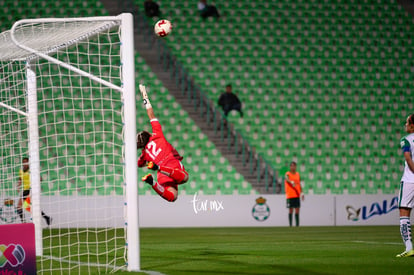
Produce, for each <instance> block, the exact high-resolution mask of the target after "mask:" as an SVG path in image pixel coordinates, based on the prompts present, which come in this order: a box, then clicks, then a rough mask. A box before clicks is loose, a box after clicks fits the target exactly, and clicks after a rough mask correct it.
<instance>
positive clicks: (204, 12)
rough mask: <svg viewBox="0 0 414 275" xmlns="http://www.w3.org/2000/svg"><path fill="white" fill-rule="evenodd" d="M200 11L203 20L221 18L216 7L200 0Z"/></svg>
mask: <svg viewBox="0 0 414 275" xmlns="http://www.w3.org/2000/svg"><path fill="white" fill-rule="evenodd" d="M198 11H199V12H200V16H201V17H202V18H207V17H210V16H213V17H215V18H219V17H220V14H219V13H218V10H217V8H216V6H214V5H209V4H207V0H200V2H198Z"/></svg>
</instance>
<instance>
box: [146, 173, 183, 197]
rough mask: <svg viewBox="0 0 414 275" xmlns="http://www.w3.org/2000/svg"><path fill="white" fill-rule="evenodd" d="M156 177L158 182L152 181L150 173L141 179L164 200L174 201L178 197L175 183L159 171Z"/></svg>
mask: <svg viewBox="0 0 414 275" xmlns="http://www.w3.org/2000/svg"><path fill="white" fill-rule="evenodd" d="M157 179H158V182H156V181H154V179H153V177H152V175H151V174H148V175H146V176H144V177H143V178H142V181H145V182H146V183H148V184H149V185H151V186H152V189H154V191H155V192H157V194H158V195H160V196H161V197H163V198H164V199H165V200H167V201H169V202H174V201H175V200H176V199H177V197H178V190H177V185H176V184H175V183H174V182H173V181H172V180H171V179H170V178H168V177H167V176H165V175H163V174H160V173H158V175H157Z"/></svg>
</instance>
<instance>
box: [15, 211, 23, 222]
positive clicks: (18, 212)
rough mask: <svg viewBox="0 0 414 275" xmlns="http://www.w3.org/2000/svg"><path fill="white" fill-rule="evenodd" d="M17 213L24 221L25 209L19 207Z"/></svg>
mask: <svg viewBox="0 0 414 275" xmlns="http://www.w3.org/2000/svg"><path fill="white" fill-rule="evenodd" d="M17 214H19V217H20V219H21V220H22V222H24V218H23V209H21V208H19V209H17Z"/></svg>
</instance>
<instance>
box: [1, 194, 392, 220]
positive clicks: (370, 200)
mask: <svg viewBox="0 0 414 275" xmlns="http://www.w3.org/2000/svg"><path fill="white" fill-rule="evenodd" d="M42 200H44V201H45V202H46V201H47V202H48V203H47V204H43V205H42V209H43V210H44V211H45V212H46V213H47V214H48V215H50V216H52V217H53V224H54V225H60V226H62V225H63V226H64V227H88V226H92V227H105V226H117V227H123V225H124V208H123V201H124V199H123V197H122V196H117V197H104V196H60V199H59V197H58V196H52V197H44V198H42ZM2 208H5V206H3V207H2ZM85 209H88V210H87V211H85ZM0 213H2V214H3V215H1V216H4V215H5V214H7V213H6V211H0ZM97 217H101V218H97ZM105 217H108V218H107V219H105ZM1 218H2V219H1V220H2V221H3V223H9V222H10V221H8V220H7V219H6V218H7V217H1ZM14 222H19V221H18V220H15V221H14ZM139 222H140V226H141V227H221V226H288V225H289V222H288V209H287V208H286V199H285V196H284V195H217V196H216V195H198V194H195V195H192V196H190V195H185V196H179V198H178V199H177V201H175V202H173V203H171V202H167V201H165V200H164V199H162V198H161V197H159V196H156V195H146V196H140V197H139ZM293 224H294V225H295V219H294V218H293ZM395 224H398V202H397V197H396V196H392V195H342V196H333V195H308V196H305V200H304V201H302V202H301V209H300V225H301V226H334V225H395ZM52 226H53V225H52Z"/></svg>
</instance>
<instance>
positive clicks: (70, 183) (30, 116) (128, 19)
mask: <svg viewBox="0 0 414 275" xmlns="http://www.w3.org/2000/svg"><path fill="white" fill-rule="evenodd" d="M134 77H135V75H134V53H133V26H132V15H130V14H122V15H119V16H116V17H93V18H72V19H69V18H66V19H33V20H28V19H26V20H21V21H18V22H16V23H15V24H14V25H13V27H12V29H11V30H10V31H7V32H4V33H1V34H0V97H1V98H0V161H1V168H0V223H2V224H4V223H22V222H33V223H34V224H35V235H36V254H37V256H38V257H37V269H38V272H39V273H40V274H42V273H53V274H59V273H61V274H62V273H65V274H67V273H78V274H98V273H108V272H110V271H113V270H116V269H119V268H128V269H129V270H139V248H138V247H139V245H138V214H137V212H138V208H137V207H138V192H137V180H136V179H137V174H136V173H137V169H136V157H137V156H136V143H135V132H136V125H135V87H134V86H135V83H134ZM25 158H27V160H28V165H27V167H25V165H24V161H26V159H25ZM22 173H28V174H29V175H30V180H27V178H23V179H22V175H23V174H22ZM28 186H29V187H28ZM27 190H30V195H29V196H25V194H26V195H27V193H28V192H27ZM25 191H26V192H25ZM20 204H21V205H22V207H20ZM19 209H22V210H21V211H20V210H19ZM48 217H50V220H49V219H48ZM48 223H50V225H48Z"/></svg>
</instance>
